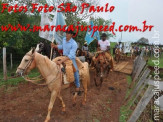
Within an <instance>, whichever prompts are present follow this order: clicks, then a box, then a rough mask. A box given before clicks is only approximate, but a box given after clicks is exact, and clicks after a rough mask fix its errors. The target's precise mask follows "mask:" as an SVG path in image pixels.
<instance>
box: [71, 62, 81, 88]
mask: <svg viewBox="0 0 163 122" xmlns="http://www.w3.org/2000/svg"><path fill="white" fill-rule="evenodd" d="M72 62H73V65H74V67H75V69H76V72H75V73H74V77H75V85H76V87H77V88H79V87H80V79H79V70H78V66H77V64H76V60H75V59H72Z"/></svg>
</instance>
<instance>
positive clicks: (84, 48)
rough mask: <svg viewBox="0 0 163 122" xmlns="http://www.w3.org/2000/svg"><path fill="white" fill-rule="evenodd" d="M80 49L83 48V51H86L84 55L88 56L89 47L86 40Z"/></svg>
mask: <svg viewBox="0 0 163 122" xmlns="http://www.w3.org/2000/svg"><path fill="white" fill-rule="evenodd" d="M82 50H83V52H86V57H88V56H89V54H88V51H89V49H88V45H87V42H85V43H84V45H83V47H82Z"/></svg>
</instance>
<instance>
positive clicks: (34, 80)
mask: <svg viewBox="0 0 163 122" xmlns="http://www.w3.org/2000/svg"><path fill="white" fill-rule="evenodd" d="M26 55H28V56H30V57H31V60H30V61H29V62H28V64H27V65H26V66H25V68H21V67H18V68H17V69H20V70H22V71H23V72H21V76H22V77H23V78H24V79H25V80H26V81H29V82H31V83H34V84H36V85H41V86H45V85H48V84H50V83H52V82H53V81H55V80H57V79H58V78H59V77H58V76H59V74H60V78H61V81H62V72H61V71H60V70H61V68H60V66H58V65H57V69H58V70H57V71H58V72H57V75H56V77H55V78H53V79H52V80H51V81H50V82H48V83H43V84H38V83H36V82H38V81H42V80H44V79H45V78H41V79H38V80H36V78H33V79H30V78H29V77H28V76H23V74H24V72H25V71H26V70H27V68H28V67H29V66H30V65H31V64H32V62H33V60H34V57H35V55H34V53H33V54H32V55H30V54H28V53H27V54H26ZM26 55H25V56H26ZM48 75H49V74H48ZM38 77H40V76H38Z"/></svg>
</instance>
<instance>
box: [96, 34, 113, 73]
mask: <svg viewBox="0 0 163 122" xmlns="http://www.w3.org/2000/svg"><path fill="white" fill-rule="evenodd" d="M98 48H99V49H100V50H101V51H104V52H105V53H104V56H105V57H106V59H108V60H110V61H111V62H110V65H111V71H112V70H113V58H112V56H111V54H110V41H109V40H107V35H106V33H102V36H101V40H99V41H98Z"/></svg>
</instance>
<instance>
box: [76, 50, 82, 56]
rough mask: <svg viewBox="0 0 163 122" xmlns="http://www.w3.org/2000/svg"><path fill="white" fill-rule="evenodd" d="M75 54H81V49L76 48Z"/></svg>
mask: <svg viewBox="0 0 163 122" xmlns="http://www.w3.org/2000/svg"><path fill="white" fill-rule="evenodd" d="M76 56H82V50H81V49H80V48H78V49H77V50H76Z"/></svg>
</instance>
